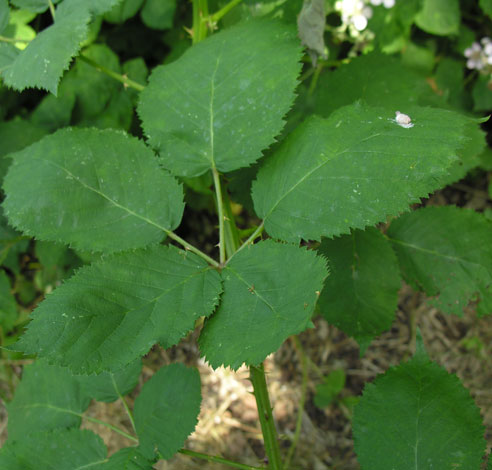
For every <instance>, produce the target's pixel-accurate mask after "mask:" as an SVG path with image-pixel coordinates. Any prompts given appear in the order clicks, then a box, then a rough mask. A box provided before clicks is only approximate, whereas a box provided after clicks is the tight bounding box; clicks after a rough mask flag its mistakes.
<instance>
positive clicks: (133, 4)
mask: <svg viewBox="0 0 492 470" xmlns="http://www.w3.org/2000/svg"><path fill="white" fill-rule="evenodd" d="M143 2H144V0H122V1H121V0H120V1H119V2H118V3H117V4H116V5H115V6H114V7H113V8H112V9H111V10H109V11H108V12H107V13H106V14H105V15H104V19H105V20H106V21H108V22H109V23H124V22H125V21H126V20H128V19H130V18H131V17H132V16H135V15H136V14H137V12H138V10H140V7H141V6H142V3H143Z"/></svg>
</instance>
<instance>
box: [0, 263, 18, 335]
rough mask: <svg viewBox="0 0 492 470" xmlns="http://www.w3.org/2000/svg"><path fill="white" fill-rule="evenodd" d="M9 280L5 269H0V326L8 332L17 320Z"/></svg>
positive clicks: (4, 331) (15, 304)
mask: <svg viewBox="0 0 492 470" xmlns="http://www.w3.org/2000/svg"><path fill="white" fill-rule="evenodd" d="M11 290H12V287H11V286H10V280H9V277H8V276H7V274H6V273H5V271H4V270H3V269H2V270H0V328H1V329H2V331H3V334H6V333H8V332H9V331H10V330H11V329H12V328H13V326H14V323H15V320H17V302H16V301H15V297H14V296H13V295H12V292H11Z"/></svg>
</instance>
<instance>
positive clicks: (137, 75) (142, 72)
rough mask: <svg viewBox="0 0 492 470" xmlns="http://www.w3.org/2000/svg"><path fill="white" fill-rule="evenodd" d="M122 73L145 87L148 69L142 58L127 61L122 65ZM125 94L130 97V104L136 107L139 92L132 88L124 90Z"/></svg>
mask: <svg viewBox="0 0 492 470" xmlns="http://www.w3.org/2000/svg"><path fill="white" fill-rule="evenodd" d="M123 73H124V74H125V75H126V76H127V77H128V78H130V79H131V80H133V81H135V82H137V83H140V85H143V86H145V85H147V77H148V75H149V69H148V68H147V65H145V61H144V60H143V59H142V57H136V58H135V59H130V60H127V61H126V62H125V63H124V64H123ZM126 93H128V94H129V95H130V98H131V99H132V102H133V103H134V104H135V105H136V104H137V102H138V99H139V96H140V92H139V91H137V90H134V89H132V88H128V89H126Z"/></svg>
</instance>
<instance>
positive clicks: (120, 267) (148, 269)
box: [18, 245, 221, 373]
mask: <svg viewBox="0 0 492 470" xmlns="http://www.w3.org/2000/svg"><path fill="white" fill-rule="evenodd" d="M220 292H221V285H220V277H219V274H218V273H217V271H215V270H214V269H212V268H210V267H209V266H208V265H207V264H206V263H205V261H203V260H202V259H201V258H199V257H198V256H196V255H194V254H193V253H189V252H185V251H182V250H178V249H177V248H175V247H173V246H167V247H165V246H161V245H159V246H154V247H151V248H148V249H145V250H139V251H134V252H128V253H121V254H118V255H113V256H109V257H105V258H104V259H103V260H102V261H100V262H96V263H94V264H92V265H91V266H88V267H84V268H82V269H80V270H79V271H78V272H77V274H75V275H74V276H73V277H72V278H71V279H69V280H68V281H66V282H65V283H64V284H63V285H62V286H61V287H59V288H58V289H56V290H55V291H54V292H53V293H52V294H51V295H49V296H47V297H46V299H45V300H44V301H43V302H42V303H41V304H40V306H39V307H38V308H37V309H36V310H35V311H34V312H33V314H32V317H33V320H32V322H31V323H30V324H29V327H28V329H27V331H26V333H25V334H24V336H22V338H21V339H20V341H19V343H18V347H20V348H21V349H22V350H23V351H24V352H26V353H27V352H28V353H38V354H39V356H46V357H48V358H49V360H51V361H53V362H55V363H58V364H60V365H68V366H69V367H70V368H71V369H72V370H73V371H74V372H75V373H93V372H100V371H102V370H113V371H116V370H118V369H119V368H121V367H123V366H125V365H127V364H129V363H130V362H131V361H133V360H134V359H135V358H137V357H140V356H142V355H144V354H145V353H147V351H148V350H149V349H150V348H151V347H152V346H153V345H154V344H155V343H157V342H160V343H161V344H162V345H163V346H164V347H170V346H172V345H174V344H176V343H177V342H178V341H179V340H180V338H182V337H183V336H184V335H185V334H186V333H188V332H189V331H190V330H192V329H193V327H194V324H195V321H196V320H197V319H198V318H199V317H200V316H202V315H210V314H211V313H212V312H213V310H214V308H215V306H216V305H217V303H218V299H219V295H220Z"/></svg>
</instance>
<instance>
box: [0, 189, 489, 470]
mask: <svg viewBox="0 0 492 470" xmlns="http://www.w3.org/2000/svg"><path fill="white" fill-rule="evenodd" d="M443 202H448V203H449V202H451V203H458V204H459V205H462V206H467V207H473V208H475V209H483V208H484V206H489V207H490V201H487V195H486V193H485V192H484V191H483V190H476V189H472V188H467V187H466V185H463V184H462V185H461V188H460V187H458V188H455V189H454V191H453V192H452V193H451V195H450V194H448V193H446V192H442V193H439V194H438V195H437V196H435V197H434V198H432V200H430V201H429V202H428V203H430V204H442V203H443ZM412 322H415V324H416V325H417V326H418V327H419V328H420V330H421V333H422V336H423V338H424V343H425V346H426V348H427V351H428V353H429V355H430V357H431V358H432V359H433V360H434V361H436V362H437V363H438V364H440V365H441V366H443V367H444V368H445V369H446V370H447V371H448V372H451V373H456V374H457V375H458V377H459V378H460V379H461V380H462V382H463V383H464V385H465V386H466V387H467V388H468V389H469V390H470V392H471V395H472V396H473V398H474V400H475V402H476V404H477V405H478V406H479V407H480V409H481V412H482V417H483V421H484V424H485V426H486V436H485V437H486V439H487V443H488V450H489V451H490V449H491V447H492V317H490V316H489V317H485V318H477V317H476V315H475V314H474V313H473V307H472V306H471V307H470V308H469V309H468V311H467V312H466V313H465V315H464V316H463V317H462V318H458V317H454V316H445V315H443V314H441V313H440V312H438V311H437V310H436V309H434V308H431V307H429V306H428V304H427V302H426V299H425V297H424V296H423V295H422V294H418V293H414V292H412V291H411V289H410V288H409V287H407V286H403V288H402V289H401V293H400V302H399V308H398V311H397V314H396V319H395V321H394V324H393V327H392V329H391V331H389V332H387V333H385V334H383V335H381V336H380V337H379V338H377V339H376V340H375V341H373V343H372V344H371V346H370V347H369V348H368V350H367V352H366V354H365V356H364V357H363V358H362V359H361V358H359V349H358V346H357V344H356V343H355V341H353V340H351V339H350V338H347V337H346V335H344V334H343V333H341V332H340V331H338V330H337V329H336V328H334V327H332V326H328V325H327V323H326V322H325V321H324V320H322V319H319V318H318V319H317V320H316V321H315V323H316V328H315V329H311V330H308V331H305V332H304V333H303V334H301V335H300V339H301V342H302V344H303V349H304V351H305V353H306V355H307V356H308V357H309V358H310V360H311V361H312V363H313V364H314V366H311V367H309V380H308V394H307V401H306V406H305V407H304V410H303V411H302V418H303V419H302V433H301V437H300V440H299V443H298V446H297V451H296V453H295V456H294V459H293V461H292V466H291V470H328V469H330V470H356V469H358V468H359V466H358V464H357V462H356V458H355V455H354V452H353V442H352V438H351V423H350V412H349V411H348V410H347V409H346V408H344V407H343V406H340V405H331V406H329V407H328V408H326V409H325V410H320V409H318V408H316V407H315V406H314V404H313V394H314V388H315V385H316V384H317V383H319V382H320V375H319V373H320V372H321V373H322V374H328V373H330V371H332V370H334V369H339V368H343V369H344V370H345V371H346V374H347V384H346V388H345V389H344V390H343V392H342V396H347V395H359V394H360V393H361V391H362V389H363V387H364V384H365V383H366V382H367V381H371V380H373V379H374V378H375V377H376V376H377V375H378V374H380V373H384V372H385V371H386V370H387V369H388V367H390V366H391V365H395V364H397V363H399V362H400V361H401V360H405V359H407V358H408V357H409V356H410V355H411V354H412V352H413V351H412V346H411V345H412V344H413V341H411V340H410V339H411V336H412V334H411V325H412ZM197 334H198V332H197V331H195V332H194V333H193V334H192V335H190V337H189V338H187V339H186V340H185V341H183V342H181V344H180V345H178V347H175V348H172V349H170V350H168V351H162V350H161V349H158V348H155V349H154V350H152V351H151V353H150V354H149V355H148V356H147V357H146V358H145V360H144V373H143V377H141V381H140V385H139V387H137V389H136V390H135V392H134V393H133V394H132V397H134V396H136V394H137V393H138V390H139V388H140V387H141V385H142V383H143V382H144V381H145V380H147V379H148V378H149V377H150V376H151V375H152V372H153V371H155V370H156V369H158V368H159V367H161V366H162V365H164V364H167V363H170V362H173V361H183V362H186V363H187V364H192V365H196V366H197V367H198V368H199V370H200V374H201V378H202V394H203V403H202V411H201V415H200V421H199V424H198V426H197V428H196V430H195V432H194V433H193V434H192V436H191V437H190V438H189V439H188V441H187V442H186V448H188V449H192V450H195V451H199V452H205V453H208V454H212V455H221V456H223V457H225V458H229V459H231V460H236V461H239V462H242V463H245V464H249V465H254V466H260V465H262V463H263V457H264V451H263V445H262V441H261V431H260V427H259V423H258V419H257V412H256V404H255V400H254V397H253V395H251V393H250V392H251V390H252V389H251V385H250V383H249V381H248V370H247V369H246V368H242V369H240V370H239V371H238V372H237V373H234V372H231V371H229V370H226V369H218V370H216V371H213V370H212V369H211V368H209V367H208V366H207V365H206V364H204V363H203V361H202V360H200V359H199V358H198V350H197V347H196V341H195V339H196V336H197ZM265 367H266V370H267V380H268V384H269V389H270V394H271V397H272V401H273V406H274V415H275V417H276V420H277V424H278V429H279V432H280V434H281V437H282V447H283V449H284V450H285V451H287V449H288V447H289V445H290V442H291V439H292V436H293V433H294V429H295V422H296V418H297V413H298V403H299V399H300V396H301V382H302V380H301V367H300V360H299V353H298V351H297V350H296V348H295V347H294V344H293V342H292V341H286V342H285V343H284V345H283V346H282V347H281V348H280V350H279V351H278V352H277V353H275V354H274V355H272V356H270V357H269V358H268V359H267V361H266V365H265ZM129 403H130V404H131V403H132V398H130V399H129ZM88 413H89V414H90V415H91V416H95V417H97V418H99V419H101V420H104V421H108V422H111V423H112V424H114V425H116V426H120V427H122V428H125V429H127V430H129V429H130V428H129V422H128V420H127V418H126V415H125V413H124V409H123V407H122V406H121V404H119V403H114V404H109V405H107V404H102V403H93V404H92V406H91V407H90V409H89V411H88ZM5 415H6V413H5V409H3V408H0V442H3V440H4V439H5V435H6V430H5V426H6V419H5ZM84 427H86V428H90V429H93V430H95V431H96V432H98V433H99V434H100V435H101V436H102V437H103V439H104V440H105V442H106V444H107V445H108V447H109V449H110V452H111V453H112V452H114V451H116V450H117V449H119V448H120V447H122V446H126V445H131V443H130V442H128V441H126V440H125V438H122V437H121V436H120V435H118V434H115V433H113V432H111V431H109V430H108V429H107V428H105V427H102V426H97V425H94V424H92V423H85V424H84ZM155 468H156V469H159V470H183V469H187V470H194V469H197V470H198V469H200V470H212V469H217V470H221V469H222V468H224V470H225V469H226V468H228V467H224V466H222V465H219V464H216V463H211V464H208V463H207V462H204V461H203V460H194V459H190V457H187V456H183V455H178V456H177V457H175V458H173V459H172V460H170V461H167V462H164V461H162V462H159V463H158V464H157V465H156V466H155Z"/></svg>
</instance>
